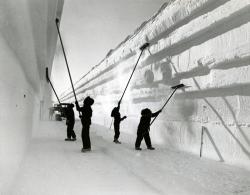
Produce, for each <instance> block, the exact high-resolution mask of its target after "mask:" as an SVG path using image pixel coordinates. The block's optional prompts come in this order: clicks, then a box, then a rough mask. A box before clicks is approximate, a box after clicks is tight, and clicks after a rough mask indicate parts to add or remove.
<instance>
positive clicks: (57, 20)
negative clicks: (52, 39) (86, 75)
mask: <svg viewBox="0 0 250 195" xmlns="http://www.w3.org/2000/svg"><path fill="white" fill-rule="evenodd" d="M58 23H59V19H58V18H57V19H56V28H57V32H58V35H59V39H60V42H61V45H62V50H63V55H64V59H65V62H66V66H67V70H68V73H69V78H70V83H71V87H72V90H73V93H74V96H75V100H76V101H77V99H76V93H75V89H74V85H73V81H72V77H71V74H70V70H69V65H68V60H67V57H66V53H65V50H64V46H63V42H62V37H61V33H60V30H59V26H58Z"/></svg>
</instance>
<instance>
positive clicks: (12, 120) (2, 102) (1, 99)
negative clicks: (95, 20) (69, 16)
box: [0, 0, 63, 194]
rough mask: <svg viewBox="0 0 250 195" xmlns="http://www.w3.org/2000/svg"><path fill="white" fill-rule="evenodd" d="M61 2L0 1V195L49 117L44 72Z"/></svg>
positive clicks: (52, 45)
mask: <svg viewBox="0 0 250 195" xmlns="http://www.w3.org/2000/svg"><path fill="white" fill-rule="evenodd" d="M60 2H61V3H62V2H63V1H62V0H59V1H57V0H47V1H46V0H45V1H39V0H25V1H16V0H8V1H4V0H2V1H1V0H0V15H1V17H0V49H1V54H0V78H1V79H0V91H1V94H0V106H1V111H0V124H1V125H0V156H1V157H0V158H1V160H0V194H8V192H7V191H8V190H9V189H8V188H9V186H10V185H11V182H12V181H13V179H14V178H15V174H16V172H17V171H18V169H19V167H20V163H21V162H22V159H23V156H24V155H25V152H26V149H27V147H28V144H29V141H30V138H31V137H32V132H33V131H34V130H37V127H38V124H39V119H44V118H48V105H49V103H51V95H50V89H49V85H48V83H46V80H45V67H46V66H48V67H49V68H51V66H52V60H53V56H54V50H55V46H56V38H57V32H56V29H55V26H54V25H55V22H54V19H55V18H54V17H55V13H56V11H57V5H58V4H59V3H60ZM60 9H62V8H60ZM46 116H47V117H46Z"/></svg>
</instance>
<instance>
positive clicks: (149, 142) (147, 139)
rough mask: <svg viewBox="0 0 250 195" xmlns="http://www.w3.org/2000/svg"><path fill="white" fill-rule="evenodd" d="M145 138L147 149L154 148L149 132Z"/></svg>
mask: <svg viewBox="0 0 250 195" xmlns="http://www.w3.org/2000/svg"><path fill="white" fill-rule="evenodd" d="M143 138H144V140H145V143H146V145H147V147H148V148H149V147H152V145H151V139H150V135H149V132H147V133H145V134H144V136H143Z"/></svg>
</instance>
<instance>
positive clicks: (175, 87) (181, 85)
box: [150, 84, 185, 126]
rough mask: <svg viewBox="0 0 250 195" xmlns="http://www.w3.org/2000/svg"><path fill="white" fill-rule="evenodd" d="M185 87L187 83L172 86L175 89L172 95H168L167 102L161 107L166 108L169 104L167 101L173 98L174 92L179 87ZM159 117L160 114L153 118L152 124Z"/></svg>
mask: <svg viewBox="0 0 250 195" xmlns="http://www.w3.org/2000/svg"><path fill="white" fill-rule="evenodd" d="M182 87H185V85H183V84H179V85H176V86H173V87H171V88H172V89H174V91H173V92H172V93H171V95H170V96H169V97H168V99H167V101H166V102H165V104H164V105H163V106H162V107H161V110H163V109H164V107H165V106H166V105H167V103H168V102H169V100H170V99H171V97H172V96H173V95H174V93H175V92H176V90H177V89H179V88H182ZM157 117H158V115H157V116H156V117H155V118H154V119H153V120H152V122H151V123H150V126H151V125H152V124H153V122H154V121H155V119H156V118H157Z"/></svg>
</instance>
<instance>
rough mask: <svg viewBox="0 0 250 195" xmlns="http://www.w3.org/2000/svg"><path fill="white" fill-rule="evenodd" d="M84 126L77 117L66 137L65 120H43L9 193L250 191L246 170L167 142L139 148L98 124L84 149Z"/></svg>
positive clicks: (147, 194)
mask: <svg viewBox="0 0 250 195" xmlns="http://www.w3.org/2000/svg"><path fill="white" fill-rule="evenodd" d="M80 129H81V125H80V123H79V122H77V124H76V125H75V130H76V134H77V141H76V142H65V141H64V138H65V137H66V126H65V123H64V122H55V121H52V122H42V123H41V125H40V129H37V131H36V132H35V135H34V137H33V139H32V141H31V143H30V145H29V149H28V151H27V154H26V156H25V158H24V160H23V162H22V163H21V165H20V171H19V173H18V175H17V176H16V178H15V181H14V182H13V184H12V187H11V190H10V191H9V192H7V194H13V195H17V194H18V195H22V194H23V195H29V194H31V195H36V194H42V195H44V194H46V195H50V194H51V195H56V194H60V195H61V194H62V195H63V194H74V195H78V194H79V195H82V194H84V195H88V194H104V195H106V194H107V195H112V194H115V195H123V194H124V195H125V194H126V195H127V194H129V195H130V194H133V195H139V194H144V195H158V194H162V195H163V194H167V195H172V194H178V195H182V194H183V195H189V194H190V195H195V194H197V195H198V194H199V195H203V194H205V195H207V194H218V195H223V194H227V195H228V194H241V195H242V194H244V195H246V194H250V171H248V170H245V169H242V168H238V167H234V166H230V165H226V164H224V163H220V162H216V161H212V160H208V159H200V158H199V157H198V156H194V155H191V154H188V153H184V152H180V151H173V150H169V149H167V148H164V147H163V146H157V145H154V146H155V147H156V150H155V151H149V150H147V149H145V148H146V147H145V144H144V143H142V148H143V150H142V151H135V150H134V141H135V137H133V136H131V135H126V134H124V133H122V134H121V136H120V140H121V141H122V144H121V145H117V144H114V143H113V142H112V141H113V130H111V129H107V128H105V127H102V126H99V125H92V126H91V142H92V151H91V152H88V153H81V152H80V150H81V145H82V144H81V138H80ZM152 142H153V143H154V140H152ZM0 194H2V193H0ZM4 194H5V193H4Z"/></svg>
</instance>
